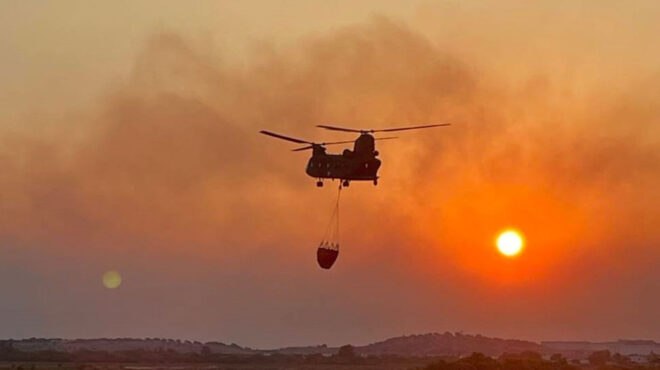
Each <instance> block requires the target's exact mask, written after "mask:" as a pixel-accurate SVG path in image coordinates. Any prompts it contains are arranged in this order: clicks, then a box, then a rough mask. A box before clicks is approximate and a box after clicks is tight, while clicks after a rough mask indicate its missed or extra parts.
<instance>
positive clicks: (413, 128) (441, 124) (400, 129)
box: [369, 123, 451, 132]
mask: <svg viewBox="0 0 660 370" xmlns="http://www.w3.org/2000/svg"><path fill="white" fill-rule="evenodd" d="M450 125H451V123H440V124H435V125H423V126H408V127H398V128H384V129H380V130H369V132H392V131H404V130H417V129H421V128H431V127H440V126H450Z"/></svg>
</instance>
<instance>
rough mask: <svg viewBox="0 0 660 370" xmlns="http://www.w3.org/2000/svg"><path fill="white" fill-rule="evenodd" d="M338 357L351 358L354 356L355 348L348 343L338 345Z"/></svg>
mask: <svg viewBox="0 0 660 370" xmlns="http://www.w3.org/2000/svg"><path fill="white" fill-rule="evenodd" d="M337 356H338V357H343V358H353V357H355V349H354V348H353V346H351V345H350V344H347V345H345V346H341V347H339V352H337Z"/></svg>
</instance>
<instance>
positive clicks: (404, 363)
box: [0, 340, 660, 370]
mask: <svg viewBox="0 0 660 370" xmlns="http://www.w3.org/2000/svg"><path fill="white" fill-rule="evenodd" d="M33 341H34V340H33ZM197 343H198V342H197ZM184 344H191V345H195V346H197V344H196V343H195V342H184ZM198 344H199V346H198V347H195V348H199V350H197V351H187V352H182V351H176V350H174V349H172V348H153V349H149V348H137V349H122V350H93V349H77V350H69V351H63V350H31V351H27V350H19V349H16V348H15V347H14V345H13V341H0V368H7V369H14V370H28V369H30V370H37V369H38V370H46V369H61V370H68V369H76V370H84V369H87V370H103V369H106V370H110V369H126V370H132V369H141V370H146V369H159V368H162V369H168V368H169V369H173V368H176V369H197V368H204V369H218V370H224V369H227V370H228V369H273V370H276V369H298V370H303V369H318V370H320V369H328V370H330V369H344V370H351V369H364V370H367V369H374V370H375V369H383V370H399V369H401V370H403V369H418V370H581V369H588V370H660V356H658V355H654V354H651V355H649V356H647V357H645V358H644V360H645V363H643V364H641V363H637V362H635V361H636V360H638V359H636V358H633V357H630V356H624V355H621V354H619V353H614V354H612V353H610V352H609V351H606V350H605V351H595V352H593V353H591V354H589V356H588V357H586V358H583V360H582V361H580V360H577V359H567V358H566V357H564V355H562V354H560V353H556V354H553V355H550V356H548V355H547V354H546V355H545V356H543V355H542V354H541V353H539V352H536V351H522V352H519V353H515V354H510V353H505V354H502V355H500V356H488V355H485V354H482V353H473V354H472V355H469V356H410V355H408V356H403V355H397V354H380V355H369V354H365V353H359V352H358V351H357V350H358V348H359V347H353V346H351V345H345V346H342V347H339V348H338V349H337V350H336V351H333V352H332V353H305V354H301V353H279V352H276V351H272V352H269V351H263V352H236V353H226V352H224V353H220V352H213V350H212V348H213V347H212V346H213V345H221V346H228V347H229V348H230V349H232V350H236V351H237V350H238V349H239V348H241V347H238V346H235V345H223V344H221V343H216V342H209V343H207V344H202V343H198ZM209 344H210V346H209ZM222 348H224V347H222ZM318 349H319V350H325V349H327V347H325V346H320V347H318ZM241 350H245V349H241ZM248 350H249V349H248ZM250 351H256V350H250Z"/></svg>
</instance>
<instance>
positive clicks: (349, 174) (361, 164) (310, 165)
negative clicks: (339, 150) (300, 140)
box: [306, 152, 380, 181]
mask: <svg viewBox="0 0 660 370" xmlns="http://www.w3.org/2000/svg"><path fill="white" fill-rule="evenodd" d="M351 153H352V152H351ZM378 168H380V160H379V159H378V158H376V157H375V156H371V157H370V158H369V157H367V158H365V157H354V156H352V155H351V154H348V153H347V152H344V154H322V155H314V156H312V158H310V159H309V162H307V170H306V172H307V174H308V175H309V176H311V177H314V178H317V179H340V180H356V181H360V180H363V181H373V180H377V179H378Z"/></svg>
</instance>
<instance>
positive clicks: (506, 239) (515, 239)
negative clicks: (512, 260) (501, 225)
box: [496, 230, 524, 257]
mask: <svg viewBox="0 0 660 370" xmlns="http://www.w3.org/2000/svg"><path fill="white" fill-rule="evenodd" d="M496 244H497V249H498V250H499V251H500V253H502V254H503V255H505V256H507V257H513V256H516V255H518V254H519V253H520V252H521V251H522V249H523V245H524V241H523V238H522V236H521V235H520V233H519V232H518V231H516V230H505V231H503V232H502V233H500V235H499V236H498V237H497V241H496Z"/></svg>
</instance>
